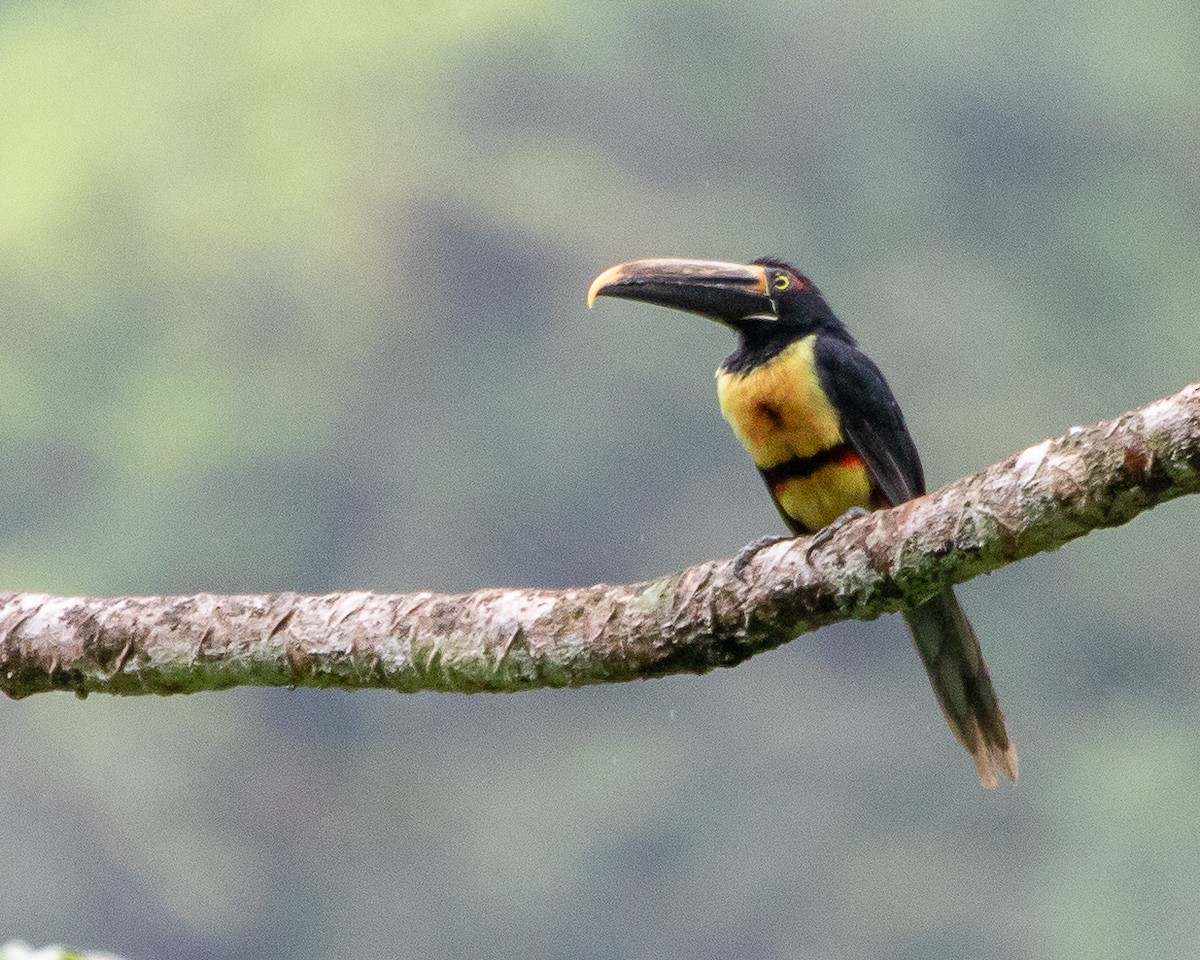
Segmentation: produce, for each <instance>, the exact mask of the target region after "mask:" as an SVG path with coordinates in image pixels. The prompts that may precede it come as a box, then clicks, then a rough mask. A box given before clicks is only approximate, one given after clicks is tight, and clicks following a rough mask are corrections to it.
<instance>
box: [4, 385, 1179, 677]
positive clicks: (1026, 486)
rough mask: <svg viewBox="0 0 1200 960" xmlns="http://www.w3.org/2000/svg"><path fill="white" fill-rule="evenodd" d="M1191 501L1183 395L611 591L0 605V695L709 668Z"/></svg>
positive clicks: (654, 673) (10, 598) (41, 598)
mask: <svg viewBox="0 0 1200 960" xmlns="http://www.w3.org/2000/svg"><path fill="white" fill-rule="evenodd" d="M1196 492H1200V384H1193V385H1192V386H1190V387H1187V388H1185V389H1184V390H1182V391H1180V392H1179V393H1177V394H1175V395H1174V396H1172V397H1167V398H1166V399H1163V400H1159V401H1156V402H1155V403H1151V404H1149V405H1147V406H1145V407H1142V408H1140V409H1138V410H1133V411H1130V412H1129V413H1126V414H1124V415H1122V416H1120V417H1118V418H1116V419H1115V420H1110V421H1106V422H1103V423H1099V424H1096V425H1095V426H1092V427H1087V428H1083V427H1075V428H1072V429H1071V430H1070V431H1069V432H1068V433H1067V434H1066V435H1065V436H1063V437H1059V438H1058V439H1056V440H1047V441H1045V442H1043V443H1039V444H1038V445H1037V446H1034V447H1030V448H1029V449H1028V450H1026V451H1024V452H1023V453H1020V454H1015V455H1014V456H1011V457H1009V458H1008V459H1007V460H1005V461H1004V462H1003V463H999V464H996V465H995V466H993V467H991V468H989V469H987V470H985V471H983V472H982V473H977V474H975V475H974V476H970V477H965V478H963V479H962V480H958V481H955V482H954V483H951V484H949V485H947V486H945V487H943V488H942V489H941V490H938V491H936V492H934V493H932V494H930V495H929V496H926V497H922V498H920V499H918V500H913V501H910V502H909V503H905V504H902V505H901V506H899V507H896V508H895V509H892V510H887V511H880V512H877V513H873V514H871V515H870V516H868V517H863V518H861V519H859V520H855V521H853V522H851V523H848V524H847V525H846V526H845V527H844V528H843V529H841V530H839V531H838V532H837V534H836V535H834V536H833V537H832V538H831V539H830V540H829V541H828V542H827V543H825V544H823V545H821V546H820V547H819V548H817V549H815V550H814V551H813V553H812V556H811V559H806V557H805V550H806V547H807V545H808V542H809V541H808V540H807V539H799V540H796V541H785V542H783V543H780V544H777V545H775V546H771V547H768V548H766V549H764V550H762V551H761V552H759V553H758V554H756V555H755V557H754V558H753V560H752V561H751V562H750V565H749V567H748V568H747V570H746V573H745V579H744V580H738V579H737V578H735V577H734V575H733V568H732V562H731V561H727V560H726V561H709V562H707V563H702V564H699V565H698V566H695V567H691V568H690V569H688V570H684V571H683V572H682V573H676V574H672V575H670V576H665V577H660V578H659V579H657V580H653V581H649V582H646V583H635V584H629V585H625V586H609V585H605V584H600V585H597V586H593V587H583V588H578V589H568V590H538V589H486V590H479V591H476V592H475V593H471V594H463V595H449V594H435V593H414V594H371V593H341V594H330V595H327V596H319V597H312V596H301V595H299V594H293V593H282V594H270V595H261V596H216V595H211V594H200V595H197V596H193V597H116V598H103V599H98V598H78V597H71V598H63V597H51V596H46V595H44V594H18V593H10V594H5V595H0V690H3V691H4V692H5V693H7V694H8V695H9V696H11V697H23V696H27V695H29V694H31V693H40V692H42V691H46V690H69V691H72V692H74V693H76V694H78V695H79V696H85V695H87V694H88V693H92V692H105V693H115V694H144V693H158V694H168V693H192V692H196V691H199V690H220V689H225V688H227V687H233V686H237V685H240V684H256V685H262V686H282V685H288V686H312V687H341V688H344V689H359V688H365V687H376V688H387V689H392V690H399V691H415V690H445V691H450V690H453V691H459V692H464V693H469V692H475V691H484V690H490V691H514V690H525V689H530V688H533V687H545V686H552V687H562V686H581V685H583V684H589V683H613V682H617V681H624V680H634V679H639V678H648V677H659V676H664V675H666V674H671V673H684V672H691V673H704V672H706V671H708V670H711V669H712V668H714V667H728V666H733V665H735V664H737V663H741V662H742V661H743V660H745V659H747V658H748V657H751V656H753V655H754V654H756V653H758V652H760V651H762V650H769V649H771V648H773V647H776V646H779V645H780V644H782V643H785V642H786V641H788V640H790V639H791V638H793V637H795V636H796V635H797V634H800V633H804V632H806V631H809V630H814V629H816V628H817V627H820V626H824V625H825V624H828V623H834V622H837V621H839V620H845V619H850V618H857V619H862V620H869V619H872V618H874V617H877V616H879V615H880V614H883V613H888V612H891V611H894V610H898V609H900V608H901V607H902V606H905V605H906V604H909V603H912V602H913V601H917V600H921V599H924V598H925V597H927V596H930V595H931V594H933V593H934V592H936V591H937V590H938V589H939V588H940V587H942V586H943V585H945V584H946V583H959V582H962V581H964V580H969V579H970V578H972V577H975V576H978V575H979V574H981V573H988V572H990V571H992V570H997V569H999V568H1000V567H1003V566H1005V565H1007V564H1009V563H1013V562H1014V561H1017V560H1020V559H1022V558H1024V557H1028V556H1032V555H1033V554H1035V553H1039V552H1041V551H1043V550H1054V549H1057V548H1058V547H1060V546H1062V545H1063V544H1065V543H1068V542H1069V541H1071V540H1074V539H1075V538H1076V537H1080V536H1082V535H1083V534H1085V533H1087V532H1089V531H1090V530H1095V529H1099V528H1102V527H1114V526H1118V525H1119V524H1122V523H1125V522H1126V521H1128V520H1131V519H1132V518H1133V517H1135V516H1137V514H1139V513H1140V512H1142V511H1143V510H1148V509H1150V508H1151V507H1153V506H1155V505H1156V504H1159V503H1163V502H1165V501H1167V500H1170V499H1172V498H1174V497H1178V496H1181V495H1183V494H1186V493H1196Z"/></svg>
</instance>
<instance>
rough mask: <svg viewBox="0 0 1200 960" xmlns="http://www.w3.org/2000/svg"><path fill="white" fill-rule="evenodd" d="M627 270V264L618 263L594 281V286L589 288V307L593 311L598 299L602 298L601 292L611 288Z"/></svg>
mask: <svg viewBox="0 0 1200 960" xmlns="http://www.w3.org/2000/svg"><path fill="white" fill-rule="evenodd" d="M624 270H625V264H623V263H618V264H617V265H616V266H615V267H609V268H608V269H607V270H605V271H604V272H603V273H602V274H600V276H598V277H597V278H596V279H595V280H593V281H592V285H591V286H590V287H588V294H587V305H588V309H589V310H591V309H592V307H593V306H595V304H596V298H597V297H598V296H600V291H602V290H603V289H604V288H605V287H607V286H609V284H611V283H612V282H613V281H614V280H616V279H617V278H618V277H620V276H621V275H622V273H623V272H624Z"/></svg>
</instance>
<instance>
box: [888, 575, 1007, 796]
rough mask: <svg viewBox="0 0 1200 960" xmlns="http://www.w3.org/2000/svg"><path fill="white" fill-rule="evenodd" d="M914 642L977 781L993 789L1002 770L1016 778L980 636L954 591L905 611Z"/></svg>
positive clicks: (947, 591)
mask: <svg viewBox="0 0 1200 960" xmlns="http://www.w3.org/2000/svg"><path fill="white" fill-rule="evenodd" d="M904 619H905V620H906V621H907V622H908V629H909V632H910V633H911V634H912V638H913V644H914V645H915V646H916V648H917V653H918V654H920V656H921V662H922V663H923V664H924V665H925V671H926V672H927V673H928V674H929V682H930V683H932V684H933V692H934V693H936V694H937V698H938V703H940V704H941V706H942V713H944V714H945V715H946V721H947V722H948V723H949V724H950V729H951V730H953V731H954V735H955V736H956V737H958V742H959V743H961V744H962V745H963V746H964V747H966V748H967V752H968V753H970V754H971V757H972V759H973V760H974V761H975V768H976V769H977V770H978V771H979V782H980V783H981V784H983V785H984V786H985V787H994V786H996V783H997V781H998V775H999V774H1001V773H1003V774H1005V775H1006V776H1007V777H1008V778H1009V779H1010V780H1012V781H1013V782H1014V783H1015V782H1016V779H1017V749H1016V747H1014V746H1013V743H1012V741H1011V740H1010V739H1009V737H1008V728H1007V727H1006V726H1005V725H1004V714H1002V713H1001V712H1000V704H999V703H998V702H997V701H996V691H995V690H994V689H993V688H992V678H991V676H990V675H989V674H988V668H987V664H986V663H984V662H983V652H982V651H981V650H980V649H979V640H978V638H976V636H975V631H974V630H973V629H972V628H971V623H970V621H969V620H967V615H966V614H965V613H963V610H962V607H960V606H959V605H958V599H957V598H956V597H955V596H954V591H953V590H944V591H942V592H941V593H939V594H938V595H937V596H935V597H932V598H930V599H929V600H926V601H925V602H924V603H923V604H921V605H920V606H919V607H913V608H912V609H910V610H906V611H904Z"/></svg>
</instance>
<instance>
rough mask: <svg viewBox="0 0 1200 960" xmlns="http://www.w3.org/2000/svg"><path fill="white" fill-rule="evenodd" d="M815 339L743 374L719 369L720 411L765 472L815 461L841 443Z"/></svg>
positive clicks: (805, 340) (790, 348)
mask: <svg viewBox="0 0 1200 960" xmlns="http://www.w3.org/2000/svg"><path fill="white" fill-rule="evenodd" d="M815 344H816V337H815V336H808V337H805V338H804V339H803V340H797V341H796V342H795V343H793V344H791V345H790V346H788V347H787V348H786V349H784V350H782V351H781V352H780V353H779V354H777V355H776V356H774V357H772V358H771V359H770V360H768V361H767V362H766V363H763V364H759V365H758V366H757V367H754V368H753V369H752V370H749V371H747V372H744V373H740V372H739V373H730V372H729V371H727V370H724V369H721V370H718V371H717V397H718V399H719V400H720V401H721V413H722V414H723V415H724V417H725V419H726V420H728V421H729V425H730V426H731V427H733V432H734V433H735V434H737V438H738V439H739V440H741V441H742V445H743V446H744V447H745V448H746V450H747V451H748V452H749V454H750V456H751V457H753V458H754V462H755V464H757V465H758V466H759V467H761V468H764V469H765V468H767V467H774V466H777V465H778V464H781V463H785V462H786V461H788V460H790V459H792V458H793V457H800V458H804V457H811V456H812V455H813V454H815V453H819V452H820V451H822V450H825V449H827V448H829V447H832V446H835V445H837V444H838V443H840V442H841V440H842V435H841V430H840V428H839V426H838V416H837V411H835V410H834V409H833V407H832V406H831V405H830V403H829V399H828V398H827V397H826V396H825V391H824V390H822V389H821V384H820V382H819V381H818V380H817V371H816V366H815V364H814V360H813V347H814V345H815Z"/></svg>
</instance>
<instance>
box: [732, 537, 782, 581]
mask: <svg viewBox="0 0 1200 960" xmlns="http://www.w3.org/2000/svg"><path fill="white" fill-rule="evenodd" d="M791 539H792V538H791V537H759V538H758V539H757V540H755V541H754V542H753V543H748V544H746V545H745V546H744V547H742V549H741V550H739V551H738V555H737V556H736V557H734V559H733V575H734V576H735V577H736V578H737V579H738V580H741V579H742V574H743V573H745V572H746V565H747V564H749V563H750V561H751V560H753V559H754V555H755V554H756V553H758V551H759V550H761V549H763V547H769V546H771V544H773V543H782V542H783V541H784V540H791Z"/></svg>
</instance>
